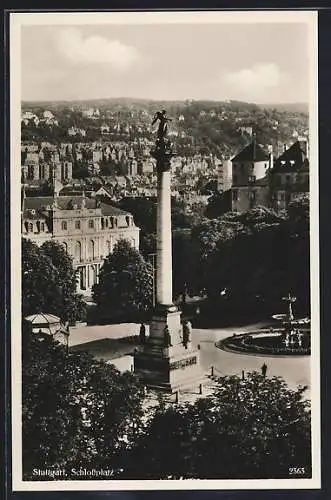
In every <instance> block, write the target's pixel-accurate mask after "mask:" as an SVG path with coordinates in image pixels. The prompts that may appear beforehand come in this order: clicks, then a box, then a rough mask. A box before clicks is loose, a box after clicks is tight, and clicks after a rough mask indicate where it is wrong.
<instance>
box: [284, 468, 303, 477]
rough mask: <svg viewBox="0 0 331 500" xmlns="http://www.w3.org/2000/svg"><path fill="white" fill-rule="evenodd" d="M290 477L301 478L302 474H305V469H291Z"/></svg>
mask: <svg viewBox="0 0 331 500" xmlns="http://www.w3.org/2000/svg"><path fill="white" fill-rule="evenodd" d="M288 472H289V475H290V476H301V475H302V474H304V473H305V468H304V467H289V470H288Z"/></svg>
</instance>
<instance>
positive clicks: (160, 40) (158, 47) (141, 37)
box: [21, 23, 309, 103]
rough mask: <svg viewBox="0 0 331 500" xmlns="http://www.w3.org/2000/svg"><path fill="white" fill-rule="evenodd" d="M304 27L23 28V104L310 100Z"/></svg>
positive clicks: (301, 24) (141, 26) (307, 54)
mask: <svg viewBox="0 0 331 500" xmlns="http://www.w3.org/2000/svg"><path fill="white" fill-rule="evenodd" d="M308 81H309V51H308V26H307V24H304V23H283V24H280V23H244V24H242V23H241V24H229V23H226V24H223V23H217V24H215V23H214V24H192V23H191V24H158V25H156V24H147V25H143V24H121V25H119V24H104V25H88V24H85V25H76V26H75V25H72V26H71V25H62V26H61V25H57V26H33V25H29V26H22V31H21V91H22V92H21V96H22V99H23V100H28V101H36V100H75V99H93V98H111V97H133V98H149V99H157V100H158V99H161V100H163V99H164V100H185V99H196V100H198V99H208V100H224V99H237V100H243V101H248V102H256V103H289V102H308V101H309V85H308Z"/></svg>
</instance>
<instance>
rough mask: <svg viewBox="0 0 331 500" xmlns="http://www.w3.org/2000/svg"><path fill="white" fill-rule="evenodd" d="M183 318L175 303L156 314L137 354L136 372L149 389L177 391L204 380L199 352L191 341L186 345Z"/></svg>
mask: <svg viewBox="0 0 331 500" xmlns="http://www.w3.org/2000/svg"><path fill="white" fill-rule="evenodd" d="M180 318H181V313H180V311H178V309H177V308H176V307H175V306H158V307H157V308H156V310H155V312H154V314H153V317H152V321H151V325H150V335H149V337H148V338H147V339H146V343H145V344H144V345H142V346H141V349H140V350H139V352H137V353H135V355H134V371H135V373H136V374H137V375H138V377H139V378H140V380H141V382H142V383H143V384H144V385H146V386H147V387H149V388H155V389H160V390H164V391H166V392H175V391H177V390H179V389H180V388H183V387H189V386H195V385H198V384H199V383H201V381H202V378H203V373H202V371H201V368H200V363H199V351H198V349H196V348H195V347H193V346H192V343H191V342H188V343H187V345H186V347H185V346H184V345H183V325H182V324H181V321H180ZM166 327H168V331H169V337H168V341H167V337H165V329H166Z"/></svg>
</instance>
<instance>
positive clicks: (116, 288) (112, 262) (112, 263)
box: [93, 239, 153, 314]
mask: <svg viewBox="0 0 331 500" xmlns="http://www.w3.org/2000/svg"><path fill="white" fill-rule="evenodd" d="M93 299H94V301H95V302H96V303H97V306H98V309H99V310H100V312H104V313H105V312H106V313H107V312H109V311H113V312H118V311H125V312H126V313H127V314H136V313H145V312H147V311H148V310H149V309H150V308H151V306H152V300H153V268H152V266H151V265H150V264H149V263H147V262H145V260H144V258H143V256H142V255H141V254H140V253H139V252H138V250H136V249H135V248H134V247H132V246H131V244H130V243H129V242H128V241H127V240H124V239H123V240H120V241H118V243H117V244H116V245H115V247H114V250H113V253H112V254H110V255H108V257H107V258H106V259H105V261H104V264H103V266H102V268H101V270H100V275H99V283H98V284H95V285H94V287H93Z"/></svg>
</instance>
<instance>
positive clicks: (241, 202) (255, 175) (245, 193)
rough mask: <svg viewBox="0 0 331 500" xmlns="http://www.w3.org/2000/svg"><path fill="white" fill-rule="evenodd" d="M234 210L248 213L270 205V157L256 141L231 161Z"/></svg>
mask: <svg viewBox="0 0 331 500" xmlns="http://www.w3.org/2000/svg"><path fill="white" fill-rule="evenodd" d="M231 162H232V189H231V192H232V210H233V211H236V212H246V211H247V210H250V209H251V208H253V207H255V206H257V205H266V204H267V203H268V196H269V187H268V170H269V167H270V157H269V154H267V153H266V152H265V151H263V149H262V148H261V147H260V146H259V145H258V144H257V142H256V139H255V138H254V139H253V141H252V142H251V143H250V144H248V146H246V147H245V148H244V149H243V150H242V151H240V152H239V153H238V154H237V155H236V156H234V157H233V158H232V160H231Z"/></svg>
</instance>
